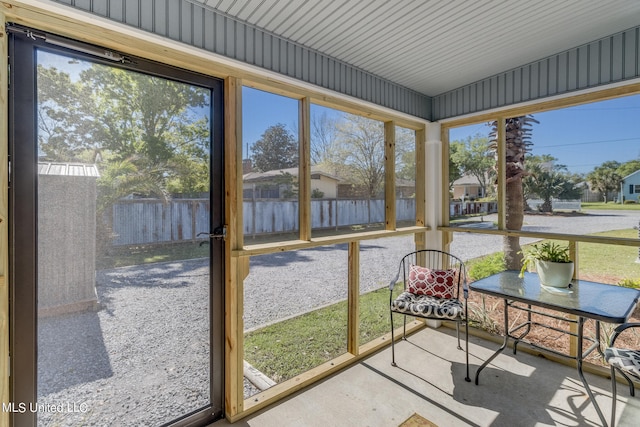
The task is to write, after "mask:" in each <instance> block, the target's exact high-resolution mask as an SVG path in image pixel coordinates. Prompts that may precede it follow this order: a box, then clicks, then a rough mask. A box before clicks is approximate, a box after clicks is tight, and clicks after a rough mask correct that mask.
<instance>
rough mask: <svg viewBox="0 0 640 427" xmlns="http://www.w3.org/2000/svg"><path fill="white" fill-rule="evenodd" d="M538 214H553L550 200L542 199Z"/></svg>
mask: <svg viewBox="0 0 640 427" xmlns="http://www.w3.org/2000/svg"><path fill="white" fill-rule="evenodd" d="M540 212H553V205H552V204H551V200H550V199H544V203H542V204H541V205H540Z"/></svg>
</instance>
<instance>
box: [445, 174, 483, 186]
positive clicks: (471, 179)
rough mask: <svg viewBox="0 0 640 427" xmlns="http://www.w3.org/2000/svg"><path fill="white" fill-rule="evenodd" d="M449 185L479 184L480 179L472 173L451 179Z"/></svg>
mask: <svg viewBox="0 0 640 427" xmlns="http://www.w3.org/2000/svg"><path fill="white" fill-rule="evenodd" d="M451 185H454V186H455V185H480V181H478V178H476V177H475V176H474V175H470V174H469V175H463V176H461V177H460V178H458V179H456V180H455V181H453V183H452V184H451Z"/></svg>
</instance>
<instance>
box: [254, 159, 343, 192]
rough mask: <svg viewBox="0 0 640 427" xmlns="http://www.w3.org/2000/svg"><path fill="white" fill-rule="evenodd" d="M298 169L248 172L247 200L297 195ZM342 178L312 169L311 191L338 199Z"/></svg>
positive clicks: (315, 168)
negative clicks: (339, 184)
mask: <svg viewBox="0 0 640 427" xmlns="http://www.w3.org/2000/svg"><path fill="white" fill-rule="evenodd" d="M297 177H298V168H288V169H277V170H271V171H266V172H248V173H246V174H244V175H243V176H242V188H243V197H244V198H245V199H253V198H255V199H283V198H288V197H291V195H292V194H293V193H297V187H298V186H297ZM294 182H295V185H294ZM339 182H340V178H338V177H337V176H335V175H331V174H329V173H326V172H324V171H323V170H321V169H320V167H318V166H312V167H311V191H314V190H317V191H320V192H322V193H323V197H324V198H336V197H337V195H338V183H339Z"/></svg>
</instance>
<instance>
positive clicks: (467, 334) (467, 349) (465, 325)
mask: <svg viewBox="0 0 640 427" xmlns="http://www.w3.org/2000/svg"><path fill="white" fill-rule="evenodd" d="M464 340H465V350H464V352H465V357H466V362H467V376H466V377H464V380H465V381H466V382H468V383H470V382H471V377H470V376H469V322H468V321H465V322H464Z"/></svg>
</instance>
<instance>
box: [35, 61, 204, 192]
mask: <svg viewBox="0 0 640 427" xmlns="http://www.w3.org/2000/svg"><path fill="white" fill-rule="evenodd" d="M74 66H76V67H79V69H78V70H75V71H77V72H76V73H75V74H77V75H79V78H76V79H74V80H72V79H71V77H70V73H67V72H62V71H59V70H57V69H56V68H54V67H46V66H42V65H39V67H38V83H39V84H38V108H39V110H38V117H39V120H38V127H39V131H40V132H39V135H38V138H39V150H40V153H41V155H42V157H43V158H45V159H47V160H51V161H78V160H81V161H91V162H95V163H100V164H99V165H98V167H99V170H101V171H105V170H108V171H109V172H108V173H102V172H101V177H100V179H99V180H100V181H105V180H112V182H105V183H103V185H100V182H99V186H100V188H102V189H105V190H106V189H110V191H112V192H113V193H112V194H108V195H101V196H102V197H105V198H106V199H113V196H114V195H118V194H122V191H124V189H125V188H126V189H127V190H126V191H130V193H129V194H131V193H136V194H142V195H151V193H149V192H148V191H149V189H151V188H156V189H157V188H159V187H158V186H161V187H162V190H161V191H160V193H162V194H165V195H167V194H168V191H167V189H168V188H169V187H172V188H173V189H175V190H176V191H180V192H198V191H203V190H204V191H207V190H208V188H209V183H208V173H203V172H208V165H209V132H210V131H209V128H210V120H209V117H208V108H207V107H208V106H209V98H210V96H209V94H210V91H209V90H208V89H204V88H200V87H196V86H191V85H188V84H184V83H179V82H175V81H172V80H167V79H163V78H158V77H153V76H149V75H145V74H141V73H134V72H131V71H126V70H121V69H117V68H114V67H107V66H103V65H100V64H92V65H90V66H87V65H86V63H84V65H82V66H79V65H77V63H76V64H70V69H73V67H74ZM111 164H113V166H114V167H112V165H111ZM118 164H126V165H127V167H124V168H123V167H119V166H118ZM133 169H135V171H136V172H135V175H136V176H137V178H136V179H135V180H129V179H127V178H126V177H124V176H119V175H118V174H117V171H120V173H131V171H132V170H133ZM142 179H146V180H148V182H147V183H142V181H141V180H142ZM134 181H135V182H137V183H138V184H137V186H132V185H130V184H127V185H126V186H123V187H122V189H117V188H115V185H116V184H118V183H120V184H121V185H122V183H124V182H134ZM157 193H158V191H155V190H154V192H153V194H154V195H157Z"/></svg>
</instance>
